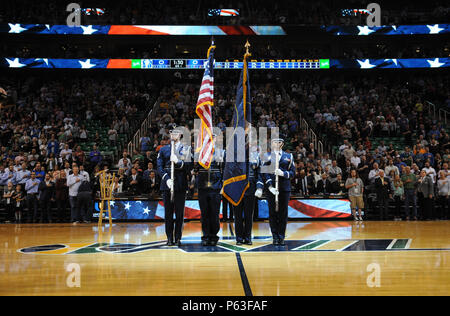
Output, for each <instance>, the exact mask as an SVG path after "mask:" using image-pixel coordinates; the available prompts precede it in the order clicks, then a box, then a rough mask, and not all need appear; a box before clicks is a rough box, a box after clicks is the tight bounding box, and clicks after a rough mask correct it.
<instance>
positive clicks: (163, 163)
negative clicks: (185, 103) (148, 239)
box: [157, 142, 192, 243]
mask: <svg viewBox="0 0 450 316" xmlns="http://www.w3.org/2000/svg"><path fill="white" fill-rule="evenodd" d="M171 150H172V147H171V145H166V146H164V147H162V148H161V149H160V151H159V154H158V159H157V169H158V173H159V176H160V177H161V185H160V190H161V192H162V195H163V201H164V211H165V212H164V218H165V223H166V235H167V240H168V241H169V242H172V243H173V241H174V240H175V242H179V241H180V240H181V235H182V231H183V222H184V205H185V201H186V190H187V187H188V183H187V175H188V173H189V172H190V169H191V168H192V163H191V162H188V161H185V160H186V157H187V156H188V154H190V147H187V146H184V145H183V144H181V143H180V142H178V143H176V144H175V155H176V156H177V157H178V160H179V161H178V162H177V163H175V173H174V175H175V179H173V180H174V201H173V203H172V201H171V199H170V188H169V187H168V186H167V183H166V181H167V180H168V179H170V175H171V172H170V171H171V162H170V155H171ZM174 211H175V221H174V219H173V213H174ZM174 225H175V236H174Z"/></svg>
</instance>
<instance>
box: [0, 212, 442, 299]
mask: <svg viewBox="0 0 450 316" xmlns="http://www.w3.org/2000/svg"><path fill="white" fill-rule="evenodd" d="M220 234H221V236H222V239H221V240H220V243H219V247H206V248H205V247H201V246H200V239H199V238H200V236H201V229H200V223H199V222H189V223H186V224H185V226H184V234H183V245H182V247H181V248H182V249H178V248H176V247H171V248H170V249H168V248H167V247H166V246H164V242H163V241H164V240H165V234H164V224H163V223H115V224H113V227H111V229H110V227H109V226H108V225H105V226H103V229H100V231H99V229H98V226H97V225H96V224H80V225H78V226H72V225H70V224H20V225H16V224H2V225H0V295H182V296H184V295H194V296H197V295H207V296H209V295H220V296H222V295H226V296H228V295H258V296H259V295H449V294H450V222H449V221H428V222H362V223H360V222H353V221H327V222H324V221H316V222H290V223H289V224H288V229H287V238H286V240H287V246H286V247H274V246H272V245H271V239H270V229H269V224H268V223H255V224H254V230H253V234H254V236H255V239H254V244H253V246H242V247H236V246H235V241H234V239H233V236H234V227H233V224H229V223H223V224H221V231H220ZM74 267H79V270H77V268H74ZM77 271H79V274H77V276H78V279H77V278H76V277H74V273H77ZM75 280H79V284H77V283H76V282H74V281H75ZM74 284H75V285H74ZM77 285H79V287H78V286H77Z"/></svg>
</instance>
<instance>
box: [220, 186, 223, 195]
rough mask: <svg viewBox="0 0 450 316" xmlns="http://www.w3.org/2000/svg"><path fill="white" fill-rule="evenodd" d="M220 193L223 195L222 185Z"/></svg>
mask: <svg viewBox="0 0 450 316" xmlns="http://www.w3.org/2000/svg"><path fill="white" fill-rule="evenodd" d="M220 195H223V187H222V189H220Z"/></svg>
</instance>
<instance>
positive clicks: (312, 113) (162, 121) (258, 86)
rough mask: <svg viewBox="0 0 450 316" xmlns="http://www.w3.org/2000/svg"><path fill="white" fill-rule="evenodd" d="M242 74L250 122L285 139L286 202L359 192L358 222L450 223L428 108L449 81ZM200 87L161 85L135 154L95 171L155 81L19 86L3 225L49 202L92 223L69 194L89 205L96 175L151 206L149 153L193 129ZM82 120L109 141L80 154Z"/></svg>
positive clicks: (220, 115)
mask: <svg viewBox="0 0 450 316" xmlns="http://www.w3.org/2000/svg"><path fill="white" fill-rule="evenodd" d="M227 74H228V75H227V76H230V78H229V79H230V80H228V82H227V83H223V81H224V78H222V83H219V82H218V83H217V84H216V85H215V99H216V101H215V106H214V107H213V117H214V119H215V125H216V126H218V127H219V128H221V129H223V130H224V129H225V128H226V127H227V126H231V119H232V114H233V112H232V111H233V104H234V102H235V95H236V85H235V84H236V83H237V73H231V72H229V73H227ZM200 75H201V74H199V76H200ZM251 75H252V77H251V80H252V86H251V95H252V111H253V118H254V120H253V124H254V125H255V126H258V127H264V126H265V127H279V128H280V132H281V133H283V134H284V135H285V145H284V150H286V151H288V152H291V153H292V154H293V155H294V159H295V163H296V177H295V178H293V179H292V184H293V196H311V195H322V196H332V195H339V196H342V195H347V194H348V195H350V196H355V194H356V195H357V194H358V192H359V194H360V195H361V197H362V198H363V201H364V202H365V203H364V204H365V207H362V205H361V204H360V205H361V206H358V208H363V209H364V211H366V212H365V214H371V215H373V214H377V215H378V213H380V215H381V216H382V217H383V218H386V217H387V216H391V215H395V217H396V218H400V217H402V218H407V219H427V218H432V219H436V218H444V217H446V216H448V212H449V194H450V171H449V170H448V164H449V163H450V137H449V135H448V129H447V126H446V125H445V124H444V122H442V121H438V120H436V119H434V118H433V117H430V116H429V115H428V111H427V103H426V102H427V101H431V102H433V103H435V104H442V105H444V106H445V105H446V106H447V108H448V106H449V105H450V98H449V96H450V94H449V91H448V86H449V85H448V76H446V75H443V74H439V73H434V74H431V75H426V74H424V73H412V74H410V75H407V74H403V75H402V76H393V75H392V74H383V75H379V74H372V75H360V77H359V78H357V76H356V75H355V74H352V75H349V77H346V76H345V75H337V74H336V75H333V76H331V75H323V74H314V75H313V74H308V76H306V75H305V76H299V79H297V80H289V81H287V82H289V84H285V82H286V81H285V80H277V79H276V78H275V77H271V76H269V73H263V72H259V73H257V72H254V73H252V74H251ZM231 77H233V78H231ZM349 78H351V79H349ZM198 81H199V80H198ZM261 82H263V83H261ZM36 87H38V88H37V89H36ZM198 89H199V85H198V84H186V83H184V84H171V85H167V86H165V87H163V88H162V89H161V90H160V92H159V93H160V95H159V99H158V102H157V103H156V104H155V107H154V108H153V119H152V123H151V126H150V128H149V130H148V134H147V135H142V138H141V139H140V144H139V146H138V148H136V149H135V150H134V151H133V152H127V151H126V150H124V151H122V150H121V151H120V159H119V157H118V158H116V159H115V160H114V161H113V163H103V162H104V157H102V153H101V151H99V150H98V146H99V145H100V146H101V144H103V143H104V142H107V143H110V144H111V145H115V144H116V142H117V139H116V135H117V134H118V133H121V132H124V131H126V130H127V129H128V128H129V127H128V126H129V124H130V123H131V117H133V114H134V113H135V112H137V111H141V112H145V113H147V112H148V110H149V108H148V107H146V104H147V103H146V101H147V99H148V94H149V93H150V92H149V91H152V90H155V88H154V86H153V85H152V84H150V83H146V81H145V79H140V80H138V79H135V80H132V79H122V80H112V79H109V80H95V79H90V80H79V79H76V78H75V79H72V81H70V80H69V81H68V82H57V81H54V82H46V83H44V84H38V83H34V84H33V83H31V82H28V83H25V84H23V85H22V86H21V87H20V89H18V91H17V92H16V93H17V103H16V109H15V110H14V109H12V108H11V109H9V110H8V109H7V110H5V111H2V113H1V120H0V139H1V145H2V147H1V148H0V157H1V159H2V162H3V163H2V164H1V165H0V181H1V183H0V185H3V186H4V195H3V201H4V203H6V204H7V205H10V206H9V207H10V209H9V214H10V216H11V217H12V218H11V219H14V217H13V215H12V214H13V211H14V210H17V209H18V210H26V211H27V215H28V220H29V221H35V220H37V218H36V214H37V212H38V211H37V210H41V209H42V211H41V212H40V214H42V215H46V214H47V213H49V212H47V211H45V210H47V209H48V208H49V207H50V206H49V205H53V206H54V207H56V208H57V209H58V213H57V214H66V216H67V212H66V211H65V210H63V209H65V208H66V207H68V204H67V203H69V202H71V203H72V212H73V213H72V215H71V220H72V221H74V222H77V221H83V220H84V221H88V220H90V215H89V214H90V213H89V212H87V213H86V211H85V213H80V214H78V210H81V209H83V206H82V205H85V204H86V203H87V202H86V200H87V198H86V197H85V198H83V199H81V198H80V199H78V201H77V199H74V196H78V191H77V193H76V195H74V194H75V193H74V191H73V190H72V191H71V190H70V185H69V187H68V186H67V185H68V184H69V178H70V179H72V181H76V179H80V180H79V182H81V183H80V184H82V183H84V182H86V181H87V182H89V184H90V187H89V186H88V187H87V188H84V187H82V191H80V192H89V193H90V194H91V200H90V201H91V202H89V203H92V197H95V194H96V191H97V190H98V178H96V175H97V174H98V171H100V170H101V169H103V168H109V169H110V170H114V171H115V172H116V173H117V178H116V183H115V185H114V193H115V194H116V195H117V196H120V195H123V196H136V195H146V196H147V197H148V198H159V196H160V195H159V183H160V178H159V175H158V174H157V172H156V171H155V169H156V159H157V155H158V151H159V149H160V148H161V147H162V146H164V145H166V144H167V143H168V140H169V130H170V129H171V128H172V126H173V125H183V126H186V127H187V128H189V129H192V128H193V126H194V119H195V118H197V116H196V114H195V103H196V99H197V96H198ZM299 113H302V117H303V118H304V119H306V120H307V121H308V123H309V125H310V126H311V128H312V129H313V130H315V132H316V133H317V135H319V137H320V139H321V141H323V143H324V144H325V147H324V152H323V153H319V149H318V148H315V146H314V144H313V143H312V141H311V139H310V138H309V135H308V133H307V131H306V130H305V129H302V128H301V124H302V122H301V121H300V117H299ZM89 121H95V122H97V123H98V124H104V123H105V122H108V124H107V128H108V132H107V133H104V134H102V136H103V137H100V135H97V137H95V141H94V142H93V143H92V144H93V145H92V148H89V150H82V149H81V147H82V146H83V144H84V143H85V142H86V139H88V140H91V139H92V135H89V131H88V130H87V129H86V128H85V126H92V125H91V124H89V123H88V122H89ZM136 121H137V123H138V124H139V123H140V121H139V120H138V119H136ZM101 122H103V123H101ZM86 133H87V135H86ZM128 136H130V135H128ZM105 137H106V139H105ZM353 170H355V171H356V172H353ZM74 178H75V180H73V179H74ZM358 179H360V180H358ZM83 180H84V181H83ZM189 181H190V182H189V183H190V187H189V192H188V197H189V198H192V197H194V196H195V193H196V188H195V173H192V174H191V175H190V179H189ZM41 183H46V186H44V185H43V184H42V185H41ZM48 183H53V184H54V191H53V192H54V193H48V194H47V193H44V192H46V190H47V186H48V185H47V184H48ZM58 183H59V184H58ZM77 183H78V182H77ZM359 186H360V188H359ZM50 187H51V185H50ZM357 188H358V189H360V190H359V191H358V190H357ZM49 190H50V191H52V189H49ZM83 190H87V191H83ZM61 192H64V193H61ZM11 194H12V195H11ZM85 195H87V194H85ZM49 196H50V198H49V200H50V202H49V201H48V197H49ZM41 197H42V199H43V200H42V199H41ZM61 199H62V200H63V201H64V202H59V201H60V200H61ZM6 201H8V202H6ZM53 201H54V202H53ZM355 201H356V200H355ZM52 203H53V204H52ZM83 203H84V204H83ZM355 203H356V204H357V203H360V201H359V200H358V201H357V202H355ZM404 204H407V205H408V207H406V208H404ZM389 206H390V209H389V208H388V207H389ZM409 206H411V211H410V207H409ZM60 209H61V211H59V210H60ZM388 210H389V211H388ZM392 210H393V211H392ZM435 210H436V212H435ZM65 212H66V213H65ZM38 213H39V212H38ZM386 213H388V214H386ZM83 214H85V216H84V217H83V216H82V215H83ZM86 214H87V215H86ZM44 217H45V216H44ZM355 218H357V217H356V216H355ZM16 219H17V218H16ZM17 220H20V218H19V219H17ZM41 220H45V218H41ZM48 220H51V219H50V218H48Z"/></svg>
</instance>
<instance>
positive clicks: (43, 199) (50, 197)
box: [38, 173, 55, 223]
mask: <svg viewBox="0 0 450 316" xmlns="http://www.w3.org/2000/svg"><path fill="white" fill-rule="evenodd" d="M38 189H39V202H40V204H41V223H43V222H44V217H46V219H47V220H48V222H49V223H51V222H52V210H51V206H52V201H54V198H55V183H53V181H51V179H50V174H48V173H47V174H46V175H45V178H44V180H43V181H41V182H40V183H39V188H38Z"/></svg>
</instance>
